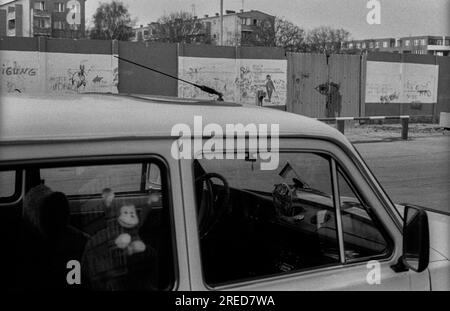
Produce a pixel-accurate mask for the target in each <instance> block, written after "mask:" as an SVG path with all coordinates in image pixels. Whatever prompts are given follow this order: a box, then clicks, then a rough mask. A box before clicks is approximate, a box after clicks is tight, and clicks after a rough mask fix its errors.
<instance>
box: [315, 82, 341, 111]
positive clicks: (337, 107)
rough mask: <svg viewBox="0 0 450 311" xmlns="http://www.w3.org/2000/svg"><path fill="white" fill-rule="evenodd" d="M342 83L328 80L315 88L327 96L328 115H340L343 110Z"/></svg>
mask: <svg viewBox="0 0 450 311" xmlns="http://www.w3.org/2000/svg"><path fill="white" fill-rule="evenodd" d="M340 88H341V85H340V84H339V83H335V82H326V83H322V84H320V85H318V86H316V87H315V88H314V89H315V90H316V91H318V92H319V93H320V94H322V95H324V96H326V104H325V109H326V117H327V118H335V117H340V116H341V112H342V94H341V92H340Z"/></svg>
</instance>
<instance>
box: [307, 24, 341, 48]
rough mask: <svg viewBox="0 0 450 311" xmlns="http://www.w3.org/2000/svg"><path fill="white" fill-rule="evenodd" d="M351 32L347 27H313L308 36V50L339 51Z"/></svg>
mask: <svg viewBox="0 0 450 311" xmlns="http://www.w3.org/2000/svg"><path fill="white" fill-rule="evenodd" d="M349 36H350V33H349V32H348V31H347V30H345V29H342V28H340V29H333V28H331V27H328V26H321V27H318V28H314V29H312V30H311V31H310V32H309V33H308V35H307V37H306V44H307V51H308V52H313V53H327V54H330V53H339V52H340V51H341V45H342V43H343V42H345V41H347V40H348V39H349Z"/></svg>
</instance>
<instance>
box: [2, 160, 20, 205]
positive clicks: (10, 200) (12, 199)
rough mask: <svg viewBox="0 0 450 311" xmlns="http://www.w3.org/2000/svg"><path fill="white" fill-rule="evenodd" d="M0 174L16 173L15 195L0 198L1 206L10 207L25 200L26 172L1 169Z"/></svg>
mask: <svg viewBox="0 0 450 311" xmlns="http://www.w3.org/2000/svg"><path fill="white" fill-rule="evenodd" d="M0 172H14V193H13V194H12V195H10V196H7V197H0V206H9V205H14V204H17V203H19V202H20V201H21V200H22V198H23V195H24V194H23V188H24V185H23V182H24V176H23V175H24V172H23V171H22V170H21V169H8V168H5V169H3V168H2V169H0Z"/></svg>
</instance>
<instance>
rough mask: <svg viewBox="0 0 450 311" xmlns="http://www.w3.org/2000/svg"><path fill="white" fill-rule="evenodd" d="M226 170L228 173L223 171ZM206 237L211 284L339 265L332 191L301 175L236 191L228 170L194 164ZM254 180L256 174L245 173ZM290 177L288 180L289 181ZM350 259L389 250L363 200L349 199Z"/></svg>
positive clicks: (347, 234) (345, 211)
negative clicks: (260, 187) (266, 187)
mask: <svg viewBox="0 0 450 311" xmlns="http://www.w3.org/2000/svg"><path fill="white" fill-rule="evenodd" d="M224 172H225V173H224ZM194 173H195V177H196V178H195V182H196V198H197V211H198V217H199V237H200V241H201V245H200V246H201V253H202V267H203V276H204V279H205V282H206V283H207V284H208V285H210V286H220V285H226V284H227V283H230V282H236V281H246V280H251V279H254V278H261V277H270V276H274V275H278V274H283V273H292V272H297V271H303V270H307V269H310V268H312V267H320V266H327V265H334V264H339V263H340V257H339V247H338V238H337V230H336V216H335V210H334V205H333V201H332V196H331V195H328V194H326V193H323V192H321V191H319V190H317V189H314V188H311V187H309V185H307V183H306V182H304V181H301V180H299V178H292V179H291V181H290V183H289V184H288V183H282V184H278V185H273V191H272V192H269V191H258V190H253V189H245V188H235V187H232V186H231V185H230V182H229V181H227V178H226V177H224V175H225V174H226V170H223V171H221V173H223V174H224V175H221V174H219V173H218V172H206V171H205V169H204V168H203V167H202V165H201V163H200V162H199V161H198V160H195V161H194ZM246 177H247V178H249V179H251V178H252V177H251V176H248V175H246ZM289 179H290V178H286V180H287V181H288V182H289ZM342 206H343V212H342V217H343V219H344V221H345V222H346V224H347V227H345V228H344V236H345V237H346V238H345V248H346V250H345V254H346V257H347V259H354V258H356V257H359V258H361V257H366V256H371V255H374V254H377V253H383V252H384V251H385V249H386V245H385V241H384V239H383V236H381V235H380V233H379V232H378V230H376V228H375V227H374V226H373V223H372V222H371V221H370V219H367V215H366V214H364V213H359V214H358V213H354V212H353V211H352V210H355V209H356V210H362V206H361V204H360V203H357V202H354V201H349V200H348V199H347V201H345V200H344V202H343V204H342Z"/></svg>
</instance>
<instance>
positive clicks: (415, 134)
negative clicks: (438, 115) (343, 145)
mask: <svg viewBox="0 0 450 311" xmlns="http://www.w3.org/2000/svg"><path fill="white" fill-rule="evenodd" d="M329 125H330V126H332V127H334V128H336V124H333V123H329ZM401 131H402V126H401V124H383V125H380V124H372V125H367V124H362V125H360V124H359V123H358V122H346V124H345V131H344V132H345V136H346V137H347V138H348V139H349V140H350V141H351V142H352V143H355V142H358V143H362V142H377V141H394V140H401ZM442 135H450V131H449V130H445V129H443V128H441V127H439V125H438V124H428V123H427V124H425V123H412V124H411V123H410V124H409V129H408V139H414V138H422V137H433V136H434V137H436V136H442Z"/></svg>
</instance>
